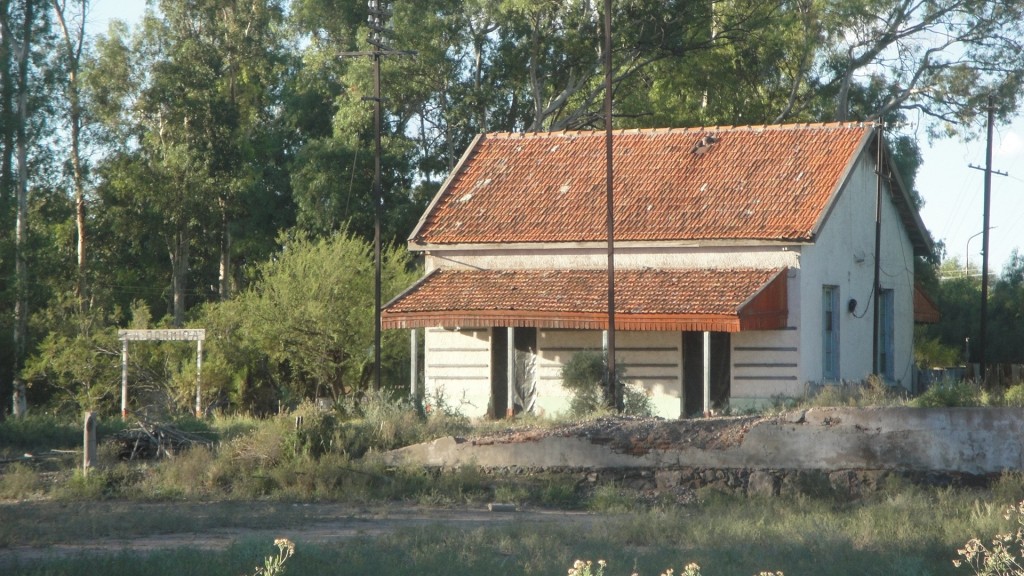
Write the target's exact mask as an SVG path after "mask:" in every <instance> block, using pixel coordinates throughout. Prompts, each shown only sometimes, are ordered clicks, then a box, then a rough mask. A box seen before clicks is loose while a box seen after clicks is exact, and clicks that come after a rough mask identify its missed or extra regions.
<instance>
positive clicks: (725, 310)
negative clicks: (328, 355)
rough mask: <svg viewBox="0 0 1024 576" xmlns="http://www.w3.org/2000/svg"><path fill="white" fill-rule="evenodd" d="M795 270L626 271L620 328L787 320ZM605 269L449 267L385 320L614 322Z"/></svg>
mask: <svg viewBox="0 0 1024 576" xmlns="http://www.w3.org/2000/svg"><path fill="white" fill-rule="evenodd" d="M785 272H786V271H785V269H734V270H729V269H692V270H691V269H687V270H655V269H639V270H630V269H626V270H616V272H615V328H616V329H617V330H636V331H641V330H643V331H711V332H739V331H742V330H773V329H781V328H785V327H786V322H787V316H788V308H787V303H786V298H787V292H786V273H785ZM607 278H608V275H607V271H605V270H449V269H438V270H435V271H433V272H431V273H430V274H428V275H426V276H425V277H423V278H422V279H420V281H419V282H417V283H416V284H415V285H413V286H412V287H411V288H409V289H408V290H407V291H405V292H404V293H403V294H401V295H399V296H398V297H396V298H395V299H394V300H392V301H391V302H389V303H388V304H387V305H386V306H385V307H384V310H383V312H382V314H381V326H382V327H383V328H386V329H389V328H425V327H433V326H442V327H446V328H454V327H467V328H470V327H472V328H482V327H499V326H522V327H537V328H564V329H575V330H603V329H606V328H607V327H608V312H607V310H608V280H607Z"/></svg>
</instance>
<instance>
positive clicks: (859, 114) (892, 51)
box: [811, 0, 1024, 134]
mask: <svg viewBox="0 0 1024 576" xmlns="http://www.w3.org/2000/svg"><path fill="white" fill-rule="evenodd" d="M818 1H819V2H820V6H821V7H820V8H819V10H820V12H821V22H822V27H823V44H822V47H821V51H820V53H819V58H818V60H817V62H816V66H815V68H814V69H813V70H812V71H811V80H812V81H813V84H814V88H815V92H816V93H817V97H826V98H828V99H830V100H831V101H832V103H833V104H834V117H835V118H836V119H838V120H847V119H877V118H883V117H885V116H886V114H887V113H889V112H890V111H893V110H897V109H904V110H914V111H917V112H919V113H920V114H922V115H923V116H924V117H925V118H926V120H928V121H929V123H930V125H931V126H932V128H933V132H935V133H946V134H950V133H953V132H957V131H961V130H962V128H963V127H967V126H969V125H970V124H971V123H972V122H973V121H974V120H975V119H976V118H977V117H978V116H979V114H980V116H981V117H984V115H985V114H984V110H985V107H986V106H985V102H986V99H987V97H988V95H989V94H993V95H996V96H998V100H997V101H998V106H999V108H998V113H999V114H1000V116H1001V117H1004V118H1005V117H1007V116H1008V115H1010V114H1011V113H1012V112H1014V111H1015V110H1016V109H1017V107H1018V105H1019V103H1020V94H1021V88H1022V82H1024V3H1022V2H1019V1H1018V0H1001V1H998V2H992V1H989V0H935V1H931V2H913V1H907V0H818ZM872 83H877V84H880V85H882V86H884V89H885V96H886V97H885V98H884V99H883V100H881V101H880V102H877V103H875V104H874V105H872V106H870V107H867V108H858V107H857V106H856V105H855V104H854V94H855V92H856V91H858V90H862V89H864V88H865V87H866V86H868V85H870V84H872ZM958 127H959V128H958Z"/></svg>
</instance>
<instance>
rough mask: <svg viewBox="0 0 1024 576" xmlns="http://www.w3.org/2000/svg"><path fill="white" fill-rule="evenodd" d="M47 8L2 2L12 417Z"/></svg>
mask: <svg viewBox="0 0 1024 576" xmlns="http://www.w3.org/2000/svg"><path fill="white" fill-rule="evenodd" d="M45 7H46V4H45V3H44V2H43V1H42V0H20V1H17V0H10V1H4V2H0V76H2V79H0V109H2V110H0V125H2V145H3V151H2V160H0V197H2V201H0V207H2V209H3V214H2V216H0V218H2V222H3V228H4V231H3V237H4V239H5V240H7V242H5V243H4V245H5V246H4V247H5V248H7V249H6V250H4V252H5V254H3V255H2V256H0V260H2V265H3V270H4V277H5V278H4V280H5V281H6V282H9V283H7V285H6V286H5V288H6V290H5V292H6V294H5V296H6V297H5V298H4V299H3V300H4V302H3V305H4V308H5V310H6V309H7V306H11V308H12V309H13V315H12V320H11V323H12V325H11V328H12V331H11V333H12V335H13V338H12V340H11V346H10V348H11V356H10V357H9V362H5V365H4V370H3V372H4V374H3V375H2V376H0V379H2V380H4V381H5V386H4V388H6V381H7V380H8V378H10V379H11V381H12V387H11V389H10V390H12V391H13V393H14V395H15V397H16V400H15V401H14V406H13V408H14V410H13V411H14V414H15V415H21V414H23V413H24V411H25V409H26V405H25V402H26V394H27V390H26V385H25V382H24V380H23V379H22V378H21V375H20V373H19V371H20V369H21V367H22V365H23V364H24V360H25V357H26V354H27V353H28V350H29V348H30V342H29V329H28V326H29V317H30V314H29V308H30V301H31V297H32V296H33V293H32V292H33V291H31V290H30V281H31V279H30V276H29V261H30V259H31V254H30V248H31V244H30V240H31V237H30V227H29V217H30V193H31V191H32V187H33V186H34V185H38V183H39V180H40V178H41V177H45V176H46V174H47V173H48V172H49V170H48V168H50V160H51V156H50V152H51V151H50V150H49V149H48V147H47V146H45V145H43V144H45V143H46V142H47V140H46V138H45V136H46V134H48V133H50V132H51V130H50V121H51V117H50V116H49V115H48V112H49V109H48V107H49V105H50V90H51V88H52V87H51V86H50V85H49V82H48V81H49V79H50V76H51V75H50V72H49V62H48V61H47V55H48V54H50V53H51V52H52V45H51V43H50V40H51V36H50V22H49V19H48V17H47V14H46V11H45ZM12 228H13V233H11V232H12ZM9 262H10V263H12V264H13V270H11V265H10V264H8V263H9ZM12 272H13V275H11V273H12ZM3 391H4V392H6V390H3ZM4 396H5V397H6V396H7V395H6V394H4Z"/></svg>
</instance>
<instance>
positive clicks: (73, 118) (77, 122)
mask: <svg viewBox="0 0 1024 576" xmlns="http://www.w3.org/2000/svg"><path fill="white" fill-rule="evenodd" d="M52 2H53V12H54V14H55V15H56V17H57V23H58V24H59V25H60V31H61V36H62V37H63V39H64V49H65V50H66V51H67V56H68V83H67V87H66V92H67V98H68V124H69V125H70V137H71V171H72V173H71V177H72V180H73V185H74V188H75V227H76V229H77V231H78V274H77V277H76V280H75V295H76V296H78V297H79V301H80V302H82V303H83V305H84V303H85V302H87V299H86V298H84V296H85V293H86V286H85V273H86V258H85V247H86V235H85V174H84V173H83V169H82V154H81V139H82V106H81V100H80V98H79V92H78V88H79V86H78V69H79V63H80V62H81V60H82V47H83V45H84V43H85V21H86V16H87V15H88V6H89V0H79V2H80V3H81V6H82V10H81V18H80V20H79V23H78V26H77V28H76V29H75V30H74V31H72V30H70V29H69V28H68V25H67V19H66V11H67V3H66V0H65V1H62V0H52ZM72 33H73V35H72Z"/></svg>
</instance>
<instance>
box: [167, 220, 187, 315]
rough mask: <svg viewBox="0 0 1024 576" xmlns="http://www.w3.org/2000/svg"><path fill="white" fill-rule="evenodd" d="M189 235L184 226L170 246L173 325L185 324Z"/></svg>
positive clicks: (175, 235)
mask: <svg viewBox="0 0 1024 576" xmlns="http://www.w3.org/2000/svg"><path fill="white" fill-rule="evenodd" d="M190 241H191V235H190V234H189V231H188V228H187V227H185V228H183V229H182V230H179V231H178V232H177V233H175V234H174V237H173V238H172V240H171V242H172V245H171V246H170V255H171V292H172V294H173V299H174V303H173V305H174V312H173V313H174V327H175V328H181V327H182V326H184V325H185V292H186V290H187V288H188V259H189V244H190Z"/></svg>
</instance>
